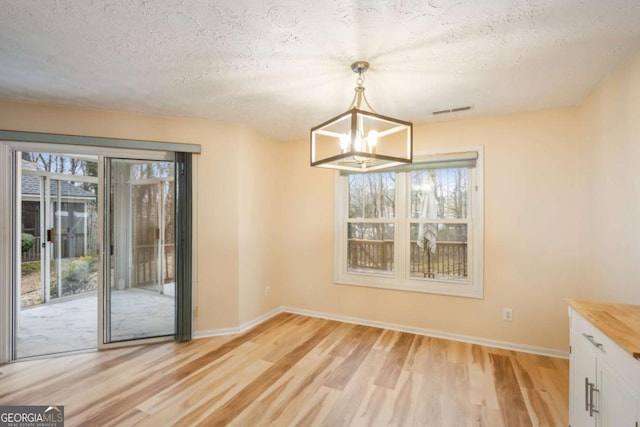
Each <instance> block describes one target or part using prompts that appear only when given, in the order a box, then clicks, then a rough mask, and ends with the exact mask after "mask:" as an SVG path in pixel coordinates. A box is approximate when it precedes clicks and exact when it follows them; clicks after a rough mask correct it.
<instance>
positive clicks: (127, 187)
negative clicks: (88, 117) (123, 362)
mask: <svg viewBox="0 0 640 427" xmlns="http://www.w3.org/2000/svg"><path fill="white" fill-rule="evenodd" d="M180 150H184V151H180ZM197 152H199V146H195V145H190V144H173V143H163V142H152V141H137V140H123V139H109V138H92V137H77V136H69V135H55V134H37V133H25V132H12V131H0V166H2V167H0V201H2V203H5V204H6V205H7V206H9V207H10V208H9V209H10V211H11V215H2V216H0V234H1V235H2V236H7V237H8V238H3V239H0V281H2V283H5V284H8V285H10V286H4V287H0V364H1V363H5V362H8V361H10V360H15V359H23V358H28V357H33V356H42V355H48V354H53V353H59V352H67V351H77V350H84V349H91V348H96V347H97V348H98V349H102V348H110V347H118V346H124V345H133V344H143V343H148V342H158V341H166V340H171V339H175V340H177V341H187V340H189V339H191V320H192V319H191V316H192V304H191V298H192V294H191V281H192V272H191V265H192V237H191V213H192V212H191V209H192V193H191V178H192V175H191V167H192V153H197Z"/></svg>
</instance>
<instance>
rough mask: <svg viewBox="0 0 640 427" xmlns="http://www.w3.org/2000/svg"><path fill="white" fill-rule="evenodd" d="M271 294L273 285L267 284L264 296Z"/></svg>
mask: <svg viewBox="0 0 640 427" xmlns="http://www.w3.org/2000/svg"><path fill="white" fill-rule="evenodd" d="M269 295H271V286H265V287H264V296H265V297H268V296H269Z"/></svg>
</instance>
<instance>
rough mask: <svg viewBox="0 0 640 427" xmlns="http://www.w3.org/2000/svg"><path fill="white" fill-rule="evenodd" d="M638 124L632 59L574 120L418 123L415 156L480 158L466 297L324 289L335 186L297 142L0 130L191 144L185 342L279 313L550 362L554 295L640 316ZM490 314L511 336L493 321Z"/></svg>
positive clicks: (161, 121) (82, 118)
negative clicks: (190, 267)
mask: <svg viewBox="0 0 640 427" xmlns="http://www.w3.org/2000/svg"><path fill="white" fill-rule="evenodd" d="M637 117H640V55H639V56H637V57H636V58H635V59H634V60H633V61H630V62H629V63H628V64H625V65H624V66H622V67H621V68H620V69H618V70H617V71H616V72H614V73H613V74H611V75H610V76H608V77H607V78H606V79H605V80H604V81H603V83H602V84H600V85H599V86H598V88H597V89H596V90H595V91H594V93H593V94H591V95H590V96H589V97H588V98H587V100H586V101H585V103H584V104H583V105H582V106H580V107H577V108H569V109H560V110H552V111H544V112H537V113H528V114H514V115H508V116H499V117H489V118H483V119H474V120H459V121H452V122H447V123H438V124H429V125H421V126H416V128H415V140H416V151H417V152H420V151H425V150H427V151H431V150H437V149H446V148H449V147H451V148H453V147H468V146H476V145H483V146H484V155H485V163H484V166H485V242H484V245H485V270H484V281H485V298H484V299H481V300H478V299H470V298H457V297H447V296H439V295H430V294H419V293H411V292H402V291H391V290H383V289H374V288H365V287H355V286H345V285H336V284H333V281H332V270H333V225H334V211H333V209H334V208H333V206H334V174H333V173H332V172H331V171H328V170H324V169H316V168H310V167H309V165H308V163H309V158H308V142H307V140H306V139H305V140H301V141H296V142H290V143H284V144H281V143H276V142H274V141H272V140H270V139H269V138H266V137H263V136H260V135H258V134H256V133H255V132H253V131H251V130H249V129H247V128H245V127H244V126H241V125H234V124H224V123H216V122H211V121H204V120H195V119H185V118H167V117H154V116H145V115H137V114H125V113H116V112H106V111H95V110H87V109H78V108H72V107H53V106H40V105H34V104H20V103H7V102H0V129H11V130H24V131H35V132H52V133H67V134H77V135H88V136H103V137H117V138H131V139H146V140H157V141H171V142H185V143H196V144H201V145H202V154H201V155H200V156H196V157H197V158H196V165H195V166H196V179H195V183H194V185H195V196H196V202H195V212H196V229H197V235H196V236H195V239H196V248H195V250H196V253H195V256H196V260H195V263H196V269H195V278H196V283H195V304H196V306H197V308H198V316H197V317H196V325H195V326H196V330H197V331H208V330H214V329H220V328H227V327H236V326H238V325H241V324H243V323H246V322H250V321H252V320H254V319H256V318H258V317H259V316H261V315H263V314H265V313H268V312H270V311H271V310H273V309H276V308H277V307H279V306H281V305H284V306H289V307H294V308H299V309H306V310H313V311H319V312H324V313H328V314H336V315H342V316H348V317H357V318H363V319H368V320H373V321H381V322H390V323H396V324H400V325H405V326H413V327H417V328H423V329H428V330H433V331H439V332H444V333H451V334H458V335H467V336H473V337H480V338H486V339H490V340H498V341H506V342H511V343H520V344H524V345H528V346H535V347H543V348H549V349H556V350H560V351H566V349H567V345H568V339H567V327H568V320H567V315H566V305H565V303H564V301H563V300H564V298H570V297H586V298H597V299H603V300H613V301H621V302H635V303H637V304H640V290H639V289H640V286H638V285H637V284H636V283H637V279H636V278H637V277H638V272H639V271H638V270H639V269H640V267H639V265H640V262H638V253H639V251H638V249H637V246H638V243H637V242H638V241H639V240H640V221H639V218H640V200H639V199H640V198H639V196H640V174H638V173H637V172H636V170H635V169H636V168H635V167H634V166H635V164H636V163H637V161H636V159H637V158H638V157H639V155H640V143H639V140H640V120H638V119H637ZM3 214H4V213H3ZM266 286H270V288H271V295H270V296H269V297H265V294H264V288H265V287H266ZM503 307H510V308H512V309H513V316H514V321H513V322H512V323H506V322H503V321H502V320H501V310H502V308H503Z"/></svg>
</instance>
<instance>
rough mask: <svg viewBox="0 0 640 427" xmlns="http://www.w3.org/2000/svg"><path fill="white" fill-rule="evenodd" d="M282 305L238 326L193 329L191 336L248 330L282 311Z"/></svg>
mask: <svg viewBox="0 0 640 427" xmlns="http://www.w3.org/2000/svg"><path fill="white" fill-rule="evenodd" d="M282 312H283V311H282V307H280V308H276V309H275V310H272V311H270V312H268V313H265V314H263V315H262V316H260V317H257V318H255V319H253V320H250V321H248V322H246V323H243V324H242V325H240V326H236V327H235V328H221V329H211V330H207V331H195V332H194V333H193V338H194V339H198V338H207V337H219V336H222V335H234V334H241V333H243V332H246V331H248V330H249V329H251V328H253V327H255V326H257V325H259V324H260V323H262V322H264V321H266V320H269V319H270V318H272V317H273V316H275V315H276V314H280V313H282Z"/></svg>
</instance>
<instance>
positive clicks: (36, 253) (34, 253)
mask: <svg viewBox="0 0 640 427" xmlns="http://www.w3.org/2000/svg"><path fill="white" fill-rule="evenodd" d="M60 239H61V242H60V249H61V252H62V254H61V255H60V256H58V254H57V253H56V254H55V257H56V258H58V257H59V258H76V257H81V256H86V255H95V254H96V251H95V250H94V251H91V250H88V248H87V244H88V243H89V242H86V236H85V234H84V233H62V234H61V235H60ZM54 248H57V245H54ZM56 250H57V249H56ZM41 251H42V239H41V238H40V236H35V243H34V244H33V246H32V247H31V249H29V250H28V251H27V252H25V253H23V254H22V262H31V261H40V255H41ZM87 252H88V253H87Z"/></svg>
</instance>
